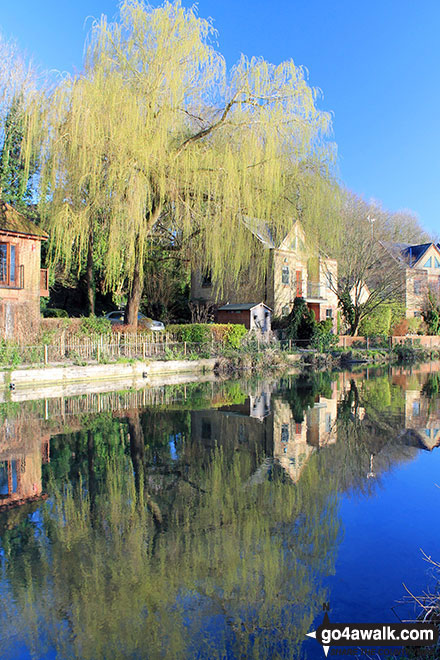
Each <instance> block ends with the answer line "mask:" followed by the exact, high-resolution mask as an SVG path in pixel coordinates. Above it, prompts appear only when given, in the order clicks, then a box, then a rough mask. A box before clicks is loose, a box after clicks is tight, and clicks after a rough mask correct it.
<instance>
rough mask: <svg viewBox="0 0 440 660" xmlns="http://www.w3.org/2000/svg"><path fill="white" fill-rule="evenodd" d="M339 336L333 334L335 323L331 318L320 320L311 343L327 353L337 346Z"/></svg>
mask: <svg viewBox="0 0 440 660" xmlns="http://www.w3.org/2000/svg"><path fill="white" fill-rule="evenodd" d="M337 344H338V337H337V336H336V335H334V334H333V323H332V321H331V319H327V320H326V321H320V322H319V323H317V324H316V326H315V329H314V332H313V335H312V339H311V342H310V345H311V347H312V348H315V349H316V350H317V351H319V352H320V353H326V352H328V351H332V350H333V349H334V348H336V346H337Z"/></svg>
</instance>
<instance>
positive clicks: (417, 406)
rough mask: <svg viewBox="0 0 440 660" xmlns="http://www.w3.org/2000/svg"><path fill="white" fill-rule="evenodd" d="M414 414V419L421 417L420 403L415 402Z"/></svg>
mask: <svg viewBox="0 0 440 660" xmlns="http://www.w3.org/2000/svg"><path fill="white" fill-rule="evenodd" d="M412 412H413V415H414V417H418V416H419V415H420V401H413V404H412Z"/></svg>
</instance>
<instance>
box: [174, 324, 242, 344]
mask: <svg viewBox="0 0 440 660" xmlns="http://www.w3.org/2000/svg"><path fill="white" fill-rule="evenodd" d="M167 331H168V332H169V333H170V334H171V335H172V336H173V338H174V339H175V340H176V341H186V342H188V343H200V344H208V343H209V342H211V341H216V342H218V343H220V344H221V345H222V346H229V347H231V348H239V347H240V345H241V343H242V340H243V338H244V337H245V336H246V333H247V330H246V328H245V326H244V325H243V324H241V323H188V324H175V325H169V326H167Z"/></svg>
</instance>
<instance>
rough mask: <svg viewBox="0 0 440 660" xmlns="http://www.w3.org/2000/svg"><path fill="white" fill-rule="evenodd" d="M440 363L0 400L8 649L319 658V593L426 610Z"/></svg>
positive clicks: (438, 553) (52, 653)
mask: <svg viewBox="0 0 440 660" xmlns="http://www.w3.org/2000/svg"><path fill="white" fill-rule="evenodd" d="M438 368H439V365H438V364H433V363H431V364H426V365H421V366H420V367H416V368H413V369H404V368H386V369H382V370H381V369H370V370H369V371H367V370H361V371H357V372H352V373H350V372H344V373H316V374H309V375H303V376H288V377H285V378H282V379H280V380H273V379H268V380H262V379H259V378H254V379H250V380H249V379H248V380H225V381H218V382H195V383H194V382H193V383H188V384H181V385H174V386H173V385H170V386H163V387H148V386H146V387H143V388H142V389H138V390H135V389H132V390H127V391H122V392H117V391H116V392H106V393H98V392H93V390H90V392H88V393H87V394H84V395H82V396H77V397H52V398H45V399H42V398H37V397H35V398H34V399H33V400H32V399H31V400H29V401H24V402H14V401H9V402H6V403H1V404H0V429H1V430H0V598H1V608H0V657H1V658H2V659H6V658H11V659H14V660H15V659H20V660H22V659H27V658H32V659H38V660H40V659H52V658H57V659H63V660H64V659H67V658H81V659H87V660H88V659H90V660H92V659H93V660H96V659H100V658H105V659H112V658H115V659H119V658H139V659H141V658H148V659H150V658H151V659H154V660H155V659H156V658H157V659H159V658H165V659H168V658H170V659H176V660H177V659H179V660H181V659H186V658H191V659H192V658H197V659H209V660H211V659H219V660H220V659H223V658H227V659H231V660H232V659H234V660H235V659H237V660H244V659H247V658H249V659H251V658H256V659H259V660H260V659H266V658H286V659H287V658H304V659H305V658H308V659H310V660H315V658H316V659H318V658H324V652H323V649H322V647H321V646H320V645H319V644H318V643H317V641H316V640H314V639H310V638H307V637H306V633H308V632H309V631H311V630H314V629H316V627H317V626H319V625H320V623H321V622H322V620H323V607H324V608H327V607H330V611H329V616H330V620H331V621H332V622H335V623H346V622H363V623H367V622H381V623H384V622H398V621H399V620H406V619H411V618H414V617H415V616H417V614H418V611H419V610H418V607H417V606H416V605H415V603H414V600H413V599H412V598H410V597H409V596H408V593H407V591H406V590H405V586H404V585H406V587H407V588H408V589H409V590H410V591H411V592H412V593H413V594H415V595H417V596H418V595H421V594H423V593H424V592H426V591H427V590H429V589H436V588H437V581H436V579H438V576H436V575H435V572H434V571H433V569H432V566H431V565H430V564H429V563H428V562H427V561H426V559H425V558H424V555H423V552H424V553H426V555H428V556H429V555H431V556H432V557H433V558H434V559H437V560H440V526H439V525H438V511H439V505H440V489H439V487H438V486H439V485H440V450H439V449H438V446H439V445H440V375H439V371H438ZM422 551H423V552H422ZM331 651H332V650H331ZM353 653H355V651H353ZM375 653H376V655H375V656H373V655H371V657H377V658H378V657H385V656H382V655H381V652H380V651H379V652H377V651H375ZM329 657H330V656H329ZM351 657H366V656H363V655H361V654H359V655H352V656H351Z"/></svg>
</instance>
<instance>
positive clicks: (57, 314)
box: [42, 307, 69, 319]
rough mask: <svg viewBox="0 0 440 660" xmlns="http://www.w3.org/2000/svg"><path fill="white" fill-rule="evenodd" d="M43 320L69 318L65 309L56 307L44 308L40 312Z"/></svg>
mask: <svg viewBox="0 0 440 660" xmlns="http://www.w3.org/2000/svg"><path fill="white" fill-rule="evenodd" d="M42 313H43V316H44V318H45V319H67V318H69V315H68V313H67V312H66V310H65V309H59V308H57V307H51V308H50V307H46V309H43V311H42Z"/></svg>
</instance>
